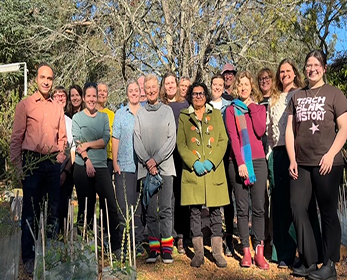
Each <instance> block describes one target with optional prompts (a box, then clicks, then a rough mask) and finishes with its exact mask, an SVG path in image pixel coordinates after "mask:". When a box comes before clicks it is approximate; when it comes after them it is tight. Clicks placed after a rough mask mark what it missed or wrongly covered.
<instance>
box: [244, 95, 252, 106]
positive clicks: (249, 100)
mask: <svg viewBox="0 0 347 280" xmlns="http://www.w3.org/2000/svg"><path fill="white" fill-rule="evenodd" d="M243 103H245V104H246V105H247V107H248V106H249V104H252V103H254V101H253V99H252V97H248V98H247V99H246V100H245V101H244V102H243Z"/></svg>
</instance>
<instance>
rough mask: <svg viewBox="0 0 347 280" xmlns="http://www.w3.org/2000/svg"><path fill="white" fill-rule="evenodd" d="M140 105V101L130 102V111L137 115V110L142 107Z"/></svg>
mask: <svg viewBox="0 0 347 280" xmlns="http://www.w3.org/2000/svg"><path fill="white" fill-rule="evenodd" d="M140 107H141V105H140V103H136V104H131V103H130V102H129V109H130V111H131V112H132V113H133V114H134V115H136V112H137V110H138V109H140Z"/></svg>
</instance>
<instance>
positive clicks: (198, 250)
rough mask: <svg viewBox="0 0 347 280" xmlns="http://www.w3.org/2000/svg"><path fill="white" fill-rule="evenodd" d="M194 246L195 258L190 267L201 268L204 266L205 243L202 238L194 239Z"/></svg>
mask: <svg viewBox="0 0 347 280" xmlns="http://www.w3.org/2000/svg"><path fill="white" fill-rule="evenodd" d="M192 242H193V246H194V253H195V255H194V257H193V259H192V261H191V263H190V266H192V267H200V266H201V265H202V264H204V262H205V259H204V241H203V238H202V236H198V237H193V239H192Z"/></svg>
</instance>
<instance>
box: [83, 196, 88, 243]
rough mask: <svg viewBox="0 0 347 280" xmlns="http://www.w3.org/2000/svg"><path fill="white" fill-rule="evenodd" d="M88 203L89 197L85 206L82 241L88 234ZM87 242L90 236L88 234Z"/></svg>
mask: <svg viewBox="0 0 347 280" xmlns="http://www.w3.org/2000/svg"><path fill="white" fill-rule="evenodd" d="M87 205H88V197H86V199H85V206H84V219H83V234H82V241H84V238H85V236H86V227H87ZM87 243H88V236H87Z"/></svg>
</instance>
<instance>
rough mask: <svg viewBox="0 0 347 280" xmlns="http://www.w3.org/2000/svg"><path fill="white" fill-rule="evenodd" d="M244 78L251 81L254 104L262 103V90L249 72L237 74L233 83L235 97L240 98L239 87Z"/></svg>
mask: <svg viewBox="0 0 347 280" xmlns="http://www.w3.org/2000/svg"><path fill="white" fill-rule="evenodd" d="M242 78H247V79H248V80H249V81H250V84H251V88H252V90H251V97H252V98H253V100H254V102H256V103H259V102H261V101H262V100H263V95H262V93H261V92H260V90H259V89H258V87H257V85H256V83H255V80H254V78H253V75H252V74H251V72H249V71H242V72H239V73H237V74H236V77H235V81H234V83H233V90H232V92H233V95H234V96H236V97H238V96H239V94H238V92H237V85H238V84H239V83H240V80H241V79H242Z"/></svg>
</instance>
